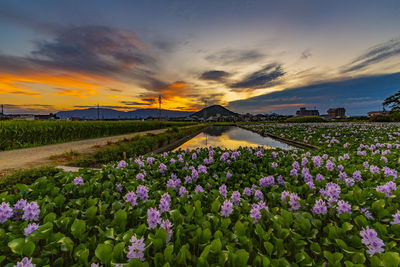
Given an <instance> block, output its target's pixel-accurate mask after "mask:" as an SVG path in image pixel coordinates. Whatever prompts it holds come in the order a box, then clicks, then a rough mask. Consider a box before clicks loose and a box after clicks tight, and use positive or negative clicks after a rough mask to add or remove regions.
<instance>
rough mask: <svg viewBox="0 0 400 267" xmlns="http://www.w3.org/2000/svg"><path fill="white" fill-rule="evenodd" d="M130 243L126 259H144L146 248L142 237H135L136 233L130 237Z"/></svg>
mask: <svg viewBox="0 0 400 267" xmlns="http://www.w3.org/2000/svg"><path fill="white" fill-rule="evenodd" d="M130 241H131V243H132V244H131V245H130V246H129V252H128V254H127V257H128V259H140V260H142V261H144V253H143V252H144V250H145V248H146V246H145V244H144V237H141V238H140V239H137V237H136V235H134V236H132V238H131V240H130Z"/></svg>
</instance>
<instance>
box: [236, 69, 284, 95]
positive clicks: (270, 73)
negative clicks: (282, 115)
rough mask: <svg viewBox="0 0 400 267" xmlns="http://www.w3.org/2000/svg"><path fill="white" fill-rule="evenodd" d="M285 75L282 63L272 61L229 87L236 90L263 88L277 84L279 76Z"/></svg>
mask: <svg viewBox="0 0 400 267" xmlns="http://www.w3.org/2000/svg"><path fill="white" fill-rule="evenodd" d="M284 75H285V72H284V71H283V69H282V66H281V64H279V63H271V64H269V65H266V66H264V67H263V68H262V69H260V70H258V71H256V72H253V73H251V74H249V75H247V76H246V77H245V78H244V79H242V80H240V81H238V82H235V83H233V84H230V85H229V87H230V88H232V89H235V90H240V91H243V90H246V89H247V90H248V89H261V88H267V87H270V86H272V85H276V84H277V83H278V82H279V78H281V77H282V76H284Z"/></svg>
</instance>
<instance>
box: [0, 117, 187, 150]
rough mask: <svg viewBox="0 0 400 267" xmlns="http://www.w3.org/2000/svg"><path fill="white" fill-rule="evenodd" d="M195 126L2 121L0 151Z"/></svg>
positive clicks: (110, 122)
mask: <svg viewBox="0 0 400 267" xmlns="http://www.w3.org/2000/svg"><path fill="white" fill-rule="evenodd" d="M193 124H195V123H193V122H158V121H0V151H4V150H11V149H18V148H26V147H33V146H40V145H47V144H56V143H62V142H68V141H76V140H82V139H89V138H97V137H106V136H113V135H120V134H126V133H134V132H142V131H149V130H156V129H162V128H168V127H180V126H188V125H193Z"/></svg>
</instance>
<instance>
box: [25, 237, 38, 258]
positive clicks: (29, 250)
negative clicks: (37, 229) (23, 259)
mask: <svg viewBox="0 0 400 267" xmlns="http://www.w3.org/2000/svg"><path fill="white" fill-rule="evenodd" d="M35 248H36V246H35V244H34V243H33V242H32V241H28V242H27V243H25V245H24V247H23V248H22V255H23V256H27V257H31V256H32V254H33V252H34V251H35Z"/></svg>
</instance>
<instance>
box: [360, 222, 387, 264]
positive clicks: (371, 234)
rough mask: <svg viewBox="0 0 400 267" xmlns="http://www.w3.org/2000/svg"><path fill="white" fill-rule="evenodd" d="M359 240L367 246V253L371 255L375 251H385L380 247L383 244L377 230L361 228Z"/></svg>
mask: <svg viewBox="0 0 400 267" xmlns="http://www.w3.org/2000/svg"><path fill="white" fill-rule="evenodd" d="M360 236H361V238H362V239H361V242H362V243H363V244H364V245H365V246H367V248H368V250H367V253H368V254H369V255H370V256H371V257H372V256H373V255H374V254H375V253H382V252H384V251H385V249H383V248H382V247H384V246H385V243H383V241H382V239H380V238H379V237H378V234H377V232H376V231H375V230H374V229H370V228H369V227H368V226H367V228H362V230H361V231H360Z"/></svg>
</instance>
